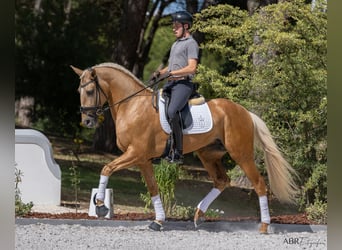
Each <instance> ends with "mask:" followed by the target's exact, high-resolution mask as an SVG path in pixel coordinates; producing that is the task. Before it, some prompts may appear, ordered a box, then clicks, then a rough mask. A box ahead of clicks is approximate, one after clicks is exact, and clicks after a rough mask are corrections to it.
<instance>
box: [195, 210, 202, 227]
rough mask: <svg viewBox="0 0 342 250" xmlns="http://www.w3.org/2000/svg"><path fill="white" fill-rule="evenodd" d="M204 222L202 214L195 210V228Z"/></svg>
mask: <svg viewBox="0 0 342 250" xmlns="http://www.w3.org/2000/svg"><path fill="white" fill-rule="evenodd" d="M204 221H205V217H204V213H203V212H202V211H201V210H200V209H197V210H196V213H195V216H194V225H195V228H197V227H199V226H200V225H201V224H202V223H203V222H204Z"/></svg>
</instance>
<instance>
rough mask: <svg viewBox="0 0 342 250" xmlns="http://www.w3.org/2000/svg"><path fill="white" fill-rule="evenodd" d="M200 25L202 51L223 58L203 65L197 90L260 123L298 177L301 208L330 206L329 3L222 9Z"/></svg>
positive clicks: (209, 12) (199, 18)
mask: <svg viewBox="0 0 342 250" xmlns="http://www.w3.org/2000/svg"><path fill="white" fill-rule="evenodd" d="M195 19H196V21H195V23H194V27H193V28H194V29H195V30H197V31H200V32H202V33H203V34H204V36H205V42H204V43H203V44H201V48H202V49H203V50H207V51H211V52H212V53H217V54H219V55H220V56H221V58H225V61H224V63H223V64H222V65H221V67H220V68H219V69H211V68H208V67H205V66H203V65H200V67H199V68H198V69H199V72H198V74H197V76H196V81H198V82H199V83H200V89H199V91H200V92H201V93H202V94H203V95H204V96H206V97H208V98H217V97H224V98H229V99H232V100H233V101H235V102H238V103H240V104H242V105H243V106H245V107H246V108H247V109H249V110H251V111H252V112H254V113H256V114H258V115H259V116H260V117H262V119H263V120H265V122H266V123H267V124H268V126H269V128H270V130H271V131H272V134H273V135H274V137H275V139H276V141H277V144H278V145H279V147H280V148H281V150H282V151H283V152H284V154H285V156H286V158H287V160H288V161H289V162H290V163H291V164H292V165H293V167H294V168H295V169H296V170H297V172H298V174H299V178H298V179H297V182H298V184H299V186H302V187H303V189H302V191H303V192H302V194H301V195H300V197H299V205H302V206H301V208H302V209H303V208H304V207H308V206H309V205H310V204H313V202H316V200H319V201H320V202H322V203H326V202H327V174H326V173H327V12H326V1H316V4H315V8H312V6H311V4H307V3H306V2H305V1H303V0H294V1H285V2H279V3H278V4H272V5H268V6H266V7H263V8H261V9H260V10H258V11H257V12H255V13H254V14H253V15H252V16H250V15H248V13H247V12H246V11H243V10H241V9H238V8H234V7H232V6H230V5H218V6H213V7H210V8H208V9H205V10H203V11H202V12H201V13H200V14H198V15H196V18H195ZM257 161H258V162H259V163H260V164H259V165H260V166H261V168H263V161H262V159H257Z"/></svg>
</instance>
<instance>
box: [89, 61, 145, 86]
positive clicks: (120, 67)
mask: <svg viewBox="0 0 342 250" xmlns="http://www.w3.org/2000/svg"><path fill="white" fill-rule="evenodd" d="M99 67H108V68H113V69H117V70H119V71H122V72H123V73H125V74H127V75H129V76H130V77H132V78H133V79H134V80H135V81H136V82H137V83H138V84H140V85H141V86H142V87H143V88H145V87H146V86H145V85H144V84H143V83H142V81H140V80H139V79H138V78H137V77H136V76H135V75H134V74H133V73H132V72H130V71H129V70H128V69H126V68H125V67H123V66H121V65H119V64H116V63H111V62H105V63H100V64H97V65H95V66H93V67H92V68H99ZM147 90H149V91H152V89H150V88H147Z"/></svg>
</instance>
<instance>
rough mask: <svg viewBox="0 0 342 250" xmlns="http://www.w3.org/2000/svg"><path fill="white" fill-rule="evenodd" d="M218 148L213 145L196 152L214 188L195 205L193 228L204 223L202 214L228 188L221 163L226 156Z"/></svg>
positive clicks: (228, 182)
mask: <svg viewBox="0 0 342 250" xmlns="http://www.w3.org/2000/svg"><path fill="white" fill-rule="evenodd" d="M218 147H219V145H217V144H216V143H214V144H211V145H209V146H207V147H205V148H202V149H200V150H198V151H196V152H197V155H198V157H199V158H200V160H201V162H202V164H203V166H204V168H205V169H206V170H207V172H208V174H209V176H210V177H211V178H212V180H213V185H214V187H213V188H212V189H211V191H210V192H209V193H208V194H207V195H206V196H205V197H204V198H203V200H201V201H200V203H199V204H198V205H197V210H196V213H195V216H194V224H195V227H197V226H198V225H199V224H200V223H202V222H203V221H204V213H205V212H206V211H207V209H208V207H209V206H210V204H211V203H212V202H213V201H214V200H215V199H216V198H217V197H218V196H219V195H220V193H221V192H222V191H223V190H224V189H225V188H226V187H227V186H230V180H229V178H228V176H227V174H226V170H225V168H224V166H223V163H222V157H223V156H224V154H226V151H225V150H224V149H221V148H218Z"/></svg>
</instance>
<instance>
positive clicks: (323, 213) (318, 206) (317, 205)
mask: <svg viewBox="0 0 342 250" xmlns="http://www.w3.org/2000/svg"><path fill="white" fill-rule="evenodd" d="M305 211H306V213H307V216H308V219H309V220H312V221H314V222H316V223H318V224H327V220H328V203H325V202H322V201H320V200H316V201H315V202H314V203H313V204H311V205H309V206H308V207H307V208H306V209H305Z"/></svg>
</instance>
